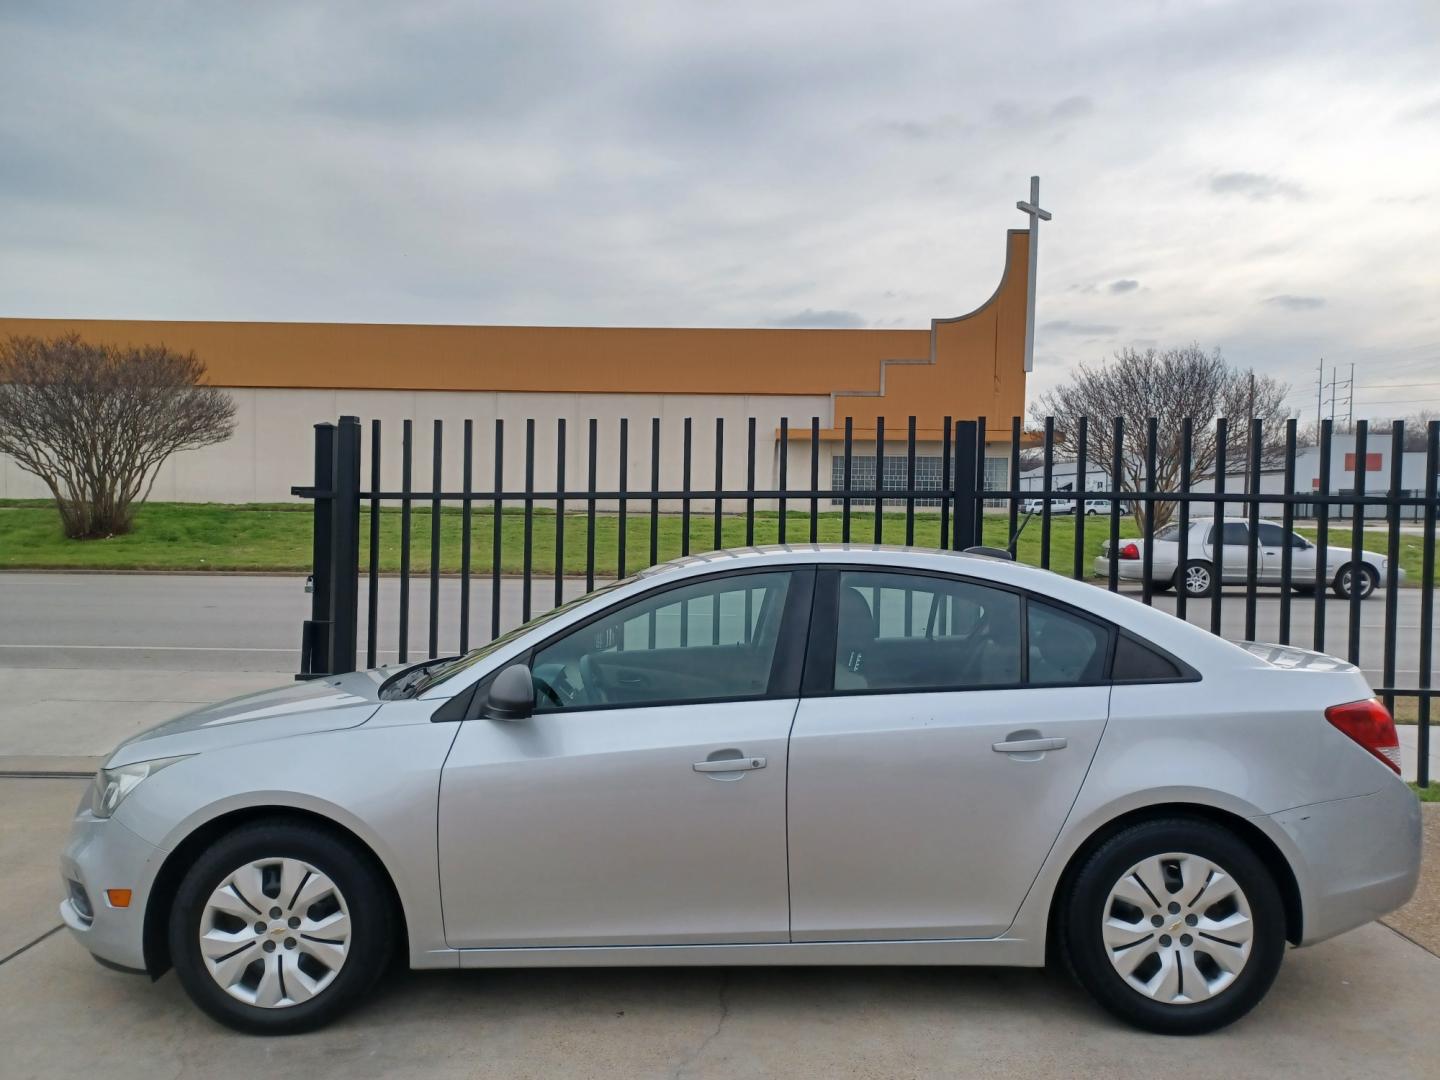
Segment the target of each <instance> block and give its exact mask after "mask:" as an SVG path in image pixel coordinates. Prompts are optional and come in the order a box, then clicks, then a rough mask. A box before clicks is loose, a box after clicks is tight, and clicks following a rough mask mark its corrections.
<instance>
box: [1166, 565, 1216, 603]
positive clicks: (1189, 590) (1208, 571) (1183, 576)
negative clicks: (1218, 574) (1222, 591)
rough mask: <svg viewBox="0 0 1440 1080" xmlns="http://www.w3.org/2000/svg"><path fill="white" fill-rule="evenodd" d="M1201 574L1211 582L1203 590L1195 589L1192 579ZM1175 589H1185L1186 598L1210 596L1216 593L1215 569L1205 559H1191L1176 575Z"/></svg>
mask: <svg viewBox="0 0 1440 1080" xmlns="http://www.w3.org/2000/svg"><path fill="white" fill-rule="evenodd" d="M1200 573H1203V574H1204V578H1205V580H1206V581H1208V582H1209V584H1208V585H1206V586H1204V587H1203V588H1196V587H1194V582H1193V581H1192V577H1193V576H1196V575H1198V574H1200ZM1175 587H1176V588H1177V589H1179V588H1183V589H1184V590H1185V595H1186V596H1209V595H1210V594H1211V593H1212V592H1214V591H1215V568H1214V567H1212V566H1211V565H1210V564H1209V563H1208V562H1206V561H1205V560H1204V559H1191V560H1190V561H1189V562H1187V563H1186V564H1185V565H1184V566H1182V567H1181V568H1180V569H1179V570H1178V571H1177V572H1176V574H1175Z"/></svg>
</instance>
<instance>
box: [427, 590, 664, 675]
mask: <svg viewBox="0 0 1440 1080" xmlns="http://www.w3.org/2000/svg"><path fill="white" fill-rule="evenodd" d="M635 580H637V579H636V578H635V577H633V576H632V577H627V578H621V579H620V580H619V581H612V582H611V583H610V584H609V585H601V586H600V587H599V588H598V589H596V590H595V591H594V592H588V593H586V594H585V595H584V596H577V597H576V598H575V599H574V600H567V601H566V602H565V603H563V604H561V605H560V606H559V607H557V608H551V609H550V610H549V611H547V612H545V613H544V614H543V615H537V616H535V618H533V619H531V620H530V621H529V622H527V623H521V624H520V625H519V626H517V627H515V628H514V629H513V630H507V631H505V633H503V634H501V635H500V636H499V637H497V638H493V639H491V640H490V641H488V642H486V643H485V644H484V645H481V646H480V647H479V648H478V649H471V650H470V651H469V652H467V653H466V654H465V655H464V656H461V657H457V658H456V659H454V660H451V661H450V662H449V663H446V664H442V665H440V666H439V667H436V668H434V669H433V670H430V671H428V672H426V673H425V675H424V677H423V678H421V679H418V680H416V681H415V682H414V683H413V684H411V686H410V687H409V692H408V693H407V694H406V695H405V696H406V697H419V696H420V695H421V694H423V693H424V692H425V691H426V690H429V689H430V688H431V687H432V686H439V685H440V684H441V683H443V682H445V681H446V680H447V679H453V678H454V677H455V676H456V675H459V674H460V673H461V672H462V671H466V670H468V669H469V668H470V667H471V666H472V665H473V664H478V663H479V662H480V661H481V660H484V659H485V658H486V657H487V656H490V655H492V654H493V653H494V652H495V651H496V650H498V649H500V648H501V647H502V646H505V645H508V644H509V643H510V642H512V641H514V640H515V639H516V638H518V637H519V636H520V635H521V634H528V633H529V632H530V631H531V630H534V629H535V628H536V627H537V626H543V625H545V624H546V623H548V622H549V621H550V620H551V619H554V618H556V617H558V616H560V615H563V614H565V612H567V611H570V610H572V609H574V608H576V607H579V606H580V605H581V604H583V603H586V602H587V601H589V600H593V599H594V598H595V597H597V596H601V595H603V594H605V593H608V592H610V591H611V590H612V589H618V588H619V587H620V586H621V585H629V584H630V583H631V582H632V581H635Z"/></svg>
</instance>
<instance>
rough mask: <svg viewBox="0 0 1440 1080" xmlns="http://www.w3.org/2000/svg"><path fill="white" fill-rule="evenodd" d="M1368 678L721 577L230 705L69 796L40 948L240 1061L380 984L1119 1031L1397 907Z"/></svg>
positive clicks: (779, 564)
mask: <svg viewBox="0 0 1440 1080" xmlns="http://www.w3.org/2000/svg"><path fill="white" fill-rule="evenodd" d="M1398 754H1399V752H1398V746H1397V740H1396V736H1395V728H1394V725H1393V723H1392V721H1391V718H1390V716H1389V715H1388V714H1387V713H1386V712H1385V710H1384V708H1383V707H1382V706H1381V705H1380V704H1379V703H1378V702H1377V701H1375V699H1374V698H1373V696H1372V694H1371V690H1370V687H1369V686H1368V685H1367V684H1366V682H1365V679H1364V678H1363V677H1362V675H1361V674H1360V672H1359V671H1358V670H1357V669H1356V668H1354V667H1353V666H1351V665H1349V664H1346V663H1344V662H1342V661H1340V660H1336V659H1333V658H1331V657H1328V656H1322V655H1320V654H1317V653H1312V652H1306V651H1304V650H1301V649H1295V648H1287V647H1282V646H1275V645H1259V644H1243V645H1236V644H1232V643H1229V642H1226V641H1223V640H1221V639H1219V638H1217V637H1212V636H1210V635H1209V634H1206V633H1204V632H1203V631H1201V630H1199V629H1197V628H1195V627H1192V626H1190V625H1188V624H1187V623H1184V622H1181V621H1179V620H1177V619H1174V618H1172V617H1171V616H1169V615H1167V614H1164V613H1162V612H1158V611H1155V610H1152V609H1150V608H1148V607H1145V606H1144V605H1142V604H1140V603H1138V602H1136V601H1134V600H1131V599H1129V598H1127V597H1124V596H1119V595H1114V594H1110V593H1107V592H1104V591H1102V590H1100V589H1096V588H1094V587H1093V586H1091V585H1088V584H1085V583H1083V582H1077V581H1071V580H1067V579H1064V578H1061V577H1058V576H1056V575H1053V574H1050V573H1047V572H1045V571H1040V570H1035V569H1031V568H1027V567H1022V566H1017V565H1015V564H1013V563H1011V562H1007V561H1003V560H999V559H992V558H985V557H980V556H975V555H956V554H950V553H944V552H925V551H917V550H904V549H895V548H878V547H875V548H865V547H855V546H851V547H840V546H818V547H793V548H772V549H763V550H747V551H735V552H716V553H712V554H709V555H704V556H699V557H694V558H688V559H683V560H680V561H678V562H673V563H669V564H667V565H664V566H660V567H656V568H654V569H652V570H649V571H646V572H645V573H643V574H640V575H639V576H637V577H633V578H629V579H627V580H624V581H621V582H619V583H617V584H614V585H611V586H609V587H607V588H604V589H601V590H598V591H597V592H594V593H591V594H590V595H589V596H586V597H584V598H583V599H581V600H578V601H576V602H573V603H571V604H568V605H566V606H564V607H561V608H558V609H556V610H554V611H551V612H549V613H547V614H545V615H542V616H541V617H540V618H538V619H535V620H533V621H532V622H530V623H528V624H526V625H525V626H522V627H520V628H519V629H517V630H514V631H512V632H511V633H509V634H506V635H504V636H503V637H501V638H499V639H497V640H495V641H492V642H491V643H489V644H488V645H486V646H484V647H483V648H480V649H477V650H475V651H473V652H470V653H467V654H465V655H464V656H460V657H456V658H449V659H447V660H443V661H431V662H428V663H425V664H419V665H413V666H408V667H400V668H389V669H380V670H376V671H368V672H357V673H354V674H349V675H343V676H340V677H335V678H329V679H326V680H323V681H315V682H309V683H299V684H295V685H292V686H289V687H286V688H284V689H280V690H275V691H272V692H269V693H262V694H258V695H254V696H251V697H245V698H240V699H237V700H234V701H230V702H226V703H224V704H221V705H217V706H214V707H211V708H207V709H201V710H199V711H197V712H194V713H190V714H188V715H185V716H182V717H179V718H178V719H175V720H172V721H170V722H168V723H165V724H161V725H160V726H159V727H156V728H154V729H152V730H150V731H148V732H145V733H144V734H142V735H140V736H138V737H136V738H134V739H131V740H130V741H128V742H126V743H125V744H123V745H122V746H120V747H119V749H117V750H116V751H115V752H114V753H113V754H112V755H111V756H110V758H109V760H108V761H106V763H105V765H104V767H103V768H102V769H101V770H100V771H99V773H98V774H97V775H96V778H95V783H94V786H93V790H92V791H91V793H90V794H89V795H88V796H87V797H86V799H85V800H84V802H83V803H82V805H81V806H80V808H79V810H78V811H77V813H76V816H75V822H74V828H73V832H72V835H71V839H70V842H69V845H68V846H67V847H66V849H65V852H64V855H63V857H62V860H61V871H62V876H63V888H64V899H63V900H62V902H61V905H60V911H61V915H62V917H63V918H64V921H65V923H66V925H67V926H68V927H69V928H70V930H71V931H72V932H73V933H74V935H75V937H76V938H78V939H79V941H80V942H81V943H82V944H83V945H84V946H85V947H86V948H87V949H89V950H90V951H91V952H92V953H93V954H94V955H95V956H96V957H97V958H98V959H99V960H101V961H102V962H104V963H106V964H110V965H114V966H119V967H122V968H131V969H136V970H140V971H147V972H149V973H150V974H151V975H152V976H154V977H158V976H159V975H160V974H162V973H163V972H165V971H166V970H167V969H168V968H171V967H173V968H174V969H175V972H176V975H177V976H178V977H179V979H180V981H181V982H182V983H183V985H184V987H185V989H186V990H187V991H188V992H189V994H190V996H191V997H192V998H193V999H194V1001H195V1003H196V1004H197V1005H199V1006H200V1007H201V1008H202V1009H204V1010H205V1011H206V1012H208V1013H209V1014H210V1015H212V1016H213V1017H215V1018H216V1019H218V1020H220V1021H222V1022H223V1023H226V1024H229V1025H231V1026H233V1027H236V1028H240V1029H243V1030H246V1031H251V1032H260V1033H286V1032H296V1031H301V1030H306V1029H310V1028H314V1027H316V1026H317V1025H320V1024H322V1023H325V1022H327V1021H329V1020H331V1019H332V1018H334V1017H336V1016H338V1015H339V1014H340V1013H341V1012H343V1011H344V1010H345V1009H347V1008H348V1007H350V1006H352V1005H354V1004H355V1003H356V1002H357V1001H359V1000H360V999H361V998H362V997H363V996H364V995H365V993H366V991H367V990H368V989H369V988H370V987H371V986H372V985H373V984H374V982H375V981H376V979H377V978H379V977H380V975H381V974H382V972H383V971H384V970H385V969H386V966H387V963H388V962H389V961H390V960H391V959H392V957H395V958H398V959H400V960H402V961H403V962H407V963H408V964H409V965H410V966H411V967H414V968H450V969H454V968H495V967H540V966H546V967H563V966H580V965H584V966H590V965H646V966H653V965H673V964H720V965H738V964H1014V965H1026V966H1039V965H1042V964H1044V963H1046V961H1047V959H1054V960H1056V961H1057V962H1060V963H1063V964H1064V965H1065V966H1066V967H1068V968H1069V970H1070V971H1071V972H1073V974H1074V975H1075V977H1076V978H1077V979H1078V980H1079V981H1080V983H1081V984H1083V985H1084V987H1085V988H1086V989H1087V990H1088V991H1089V992H1090V993H1091V994H1092V995H1093V996H1094V997H1095V999H1096V1000H1097V1001H1098V1002H1099V1003H1100V1004H1101V1005H1103V1006H1104V1007H1106V1008H1107V1009H1109V1010H1110V1011H1112V1012H1113V1013H1115V1014H1117V1015H1118V1016H1120V1017H1122V1018H1124V1019H1125V1020H1128V1021H1130V1022H1131V1023H1134V1024H1137V1025H1139V1026H1141V1027H1144V1028H1147V1029H1150V1030H1152V1031H1160V1032H1172V1033H1195V1032H1202V1031H1207V1030H1211V1029H1214V1028H1216V1027H1219V1026H1221V1025H1223V1024H1226V1023H1228V1022H1230V1021H1232V1020H1234V1019H1236V1018H1237V1017H1239V1016H1241V1015H1243V1014H1244V1013H1245V1012H1247V1011H1248V1010H1249V1009H1251V1008H1252V1007H1253V1006H1254V1005H1255V1004H1256V1003H1257V1002H1258V1001H1259V1000H1260V999H1261V998H1262V997H1263V996H1264V994H1265V992H1266V990H1267V989H1268V988H1269V986H1270V984H1271V982H1272V980H1273V979H1274V977H1275V973H1276V970H1277V968H1278V967H1279V965H1280V962H1281V959H1282V957H1283V955H1284V953H1285V950H1286V946H1287V943H1288V944H1290V945H1297V946H1303V945H1309V944H1311V943H1313V942H1316V941H1321V940H1323V939H1325V938H1328V937H1331V936H1333V935H1335V934H1338V933H1341V932H1342V931H1345V930H1348V929H1350V928H1352V927H1355V926H1359V925H1361V924H1362V923H1365V922H1368V921H1369V920H1371V919H1374V918H1376V917H1377V916H1379V915H1383V914H1385V913H1386V912H1389V911H1391V910H1393V909H1394V908H1396V907H1398V906H1399V905H1401V904H1402V903H1404V902H1405V900H1406V899H1407V898H1408V897H1409V896H1410V894H1411V892H1412V890H1413V889H1414V886H1415V882H1416V876H1417V873H1418V868H1419V852H1420V815H1419V807H1418V804H1417V802H1416V800H1415V798H1414V796H1413V795H1412V794H1411V792H1410V791H1409V789H1408V788H1407V787H1406V786H1405V784H1403V783H1402V782H1401V780H1400V777H1399V775H1398V773H1399V766H1398Z"/></svg>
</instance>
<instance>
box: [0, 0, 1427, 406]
mask: <svg viewBox="0 0 1440 1080" xmlns="http://www.w3.org/2000/svg"><path fill="white" fill-rule="evenodd" d="M1430 6H1433V5H1430ZM154 7H155V5H154V4H153V3H147V2H144V0H108V2H107V3H104V4H91V5H74V4H66V3H50V4H13V3H12V4H4V3H0V43H3V44H0V53H3V55H4V62H3V63H0V146H3V147H4V152H3V153H0V251H3V252H4V257H3V258H0V314H9V315H31V316H46V315H50V316H72V317H79V316H91V317H97V318H105V317H113V318H172V319H264V320H297V321H337V322H407V323H471V324H474V323H523V324H540V325H576V324H580V325H598V326H617V325H639V326H750V325H755V324H756V323H757V322H758V323H760V324H761V325H764V324H766V323H768V322H770V321H771V320H776V321H777V322H778V323H779V324H780V325H799V326H825V325H842V326H857V325H864V326H868V327H872V328H874V327H882V326H894V325H901V326H910V327H916V328H924V327H926V326H928V325H929V320H930V319H932V318H935V317H945V316H950V315H955V314H958V313H961V312H966V311H971V310H973V309H974V308H976V307H978V306H979V305H980V304H982V303H983V302H984V301H985V299H986V297H988V296H990V295H991V293H992V292H993V291H994V289H995V285H996V283H997V281H998V280H999V279H1000V275H1001V273H1002V272H1003V267H1004V262H1005V237H1004V230H1005V229H1007V228H1020V227H1024V225H1025V218H1024V217H1023V216H1022V215H1021V214H1020V213H1019V212H1018V211H1017V210H1016V209H1015V202H1016V200H1017V199H1023V198H1025V197H1027V196H1028V179H1029V177H1030V176H1031V175H1032V174H1038V175H1039V176H1040V177H1041V180H1042V184H1041V198H1042V202H1043V205H1045V207H1046V208H1047V209H1049V210H1052V211H1053V212H1054V214H1055V220H1054V221H1053V222H1050V223H1047V224H1045V225H1044V226H1042V227H1041V237H1042V240H1041V245H1040V260H1039V294H1038V299H1037V320H1038V322H1039V324H1041V325H1042V328H1044V329H1045V334H1044V335H1043V336H1042V341H1041V342H1040V345H1041V349H1040V352H1041V353H1042V354H1043V355H1044V356H1046V357H1049V358H1050V359H1046V360H1045V361H1044V362H1043V363H1039V364H1037V370H1036V372H1035V373H1034V376H1033V378H1032V379H1031V381H1030V383H1029V386H1030V388H1031V390H1032V391H1039V390H1043V389H1044V387H1045V381H1046V380H1047V379H1050V378H1052V377H1055V376H1058V375H1062V374H1063V372H1064V371H1065V369H1066V368H1067V366H1068V365H1072V364H1074V363H1076V362H1078V361H1081V360H1084V359H1087V358H1094V356H1095V355H1096V354H1097V353H1100V352H1103V351H1108V349H1109V347H1110V346H1111V345H1112V344H1117V343H1128V342H1131V341H1136V340H1139V339H1142V338H1147V339H1158V340H1160V341H1162V342H1167V343H1168V342H1177V341H1178V342H1185V341H1191V340H1196V341H1199V342H1201V343H1202V345H1204V346H1207V347H1208V346H1212V345H1213V346H1220V347H1222V348H1223V349H1224V350H1225V353H1226V355H1227V356H1229V357H1230V358H1231V359H1232V360H1234V361H1235V362H1237V363H1242V364H1244V365H1245V366H1254V367H1255V368H1257V370H1261V371H1265V372H1266V373H1267V374H1273V375H1276V376H1277V377H1279V378H1282V379H1285V380H1286V381H1289V382H1290V383H1291V384H1292V385H1295V386H1296V387H1300V386H1302V385H1303V384H1304V383H1305V382H1306V380H1307V379H1308V378H1309V372H1308V370H1307V369H1306V366H1307V364H1308V361H1303V360H1301V359H1299V358H1301V357H1306V356H1309V357H1313V356H1318V355H1340V354H1342V353H1343V354H1345V355H1356V353H1357V351H1359V350H1362V349H1363V348H1365V347H1367V346H1370V347H1374V346H1377V345H1380V344H1384V345H1387V346H1397V347H1398V346H1403V345H1407V344H1409V343H1410V342H1414V341H1421V342H1430V341H1433V340H1435V334H1434V332H1433V330H1434V324H1430V325H1428V326H1427V325H1426V324H1425V323H1424V320H1425V319H1426V318H1436V319H1440V313H1434V312H1431V308H1432V307H1433V306H1434V305H1433V304H1430V300H1431V298H1432V297H1434V296H1435V295H1440V260H1436V259H1434V258H1431V257H1429V253H1431V252H1433V251H1436V250H1440V214H1435V213H1430V212H1426V211H1428V210H1429V209H1430V208H1431V207H1434V206H1437V205H1440V199H1437V198H1432V200H1431V202H1429V203H1428V204H1426V205H1414V204H1407V203H1402V202H1395V203H1393V204H1390V203H1386V204H1381V203H1378V202H1377V199H1381V198H1386V197H1393V198H1397V199H1398V198H1402V197H1404V198H1408V197H1412V196H1416V195H1421V194H1423V193H1425V192H1427V191H1428V190H1429V189H1430V188H1432V187H1434V184H1433V178H1434V177H1436V176H1440V139H1434V138H1423V137H1421V136H1422V135H1423V134H1425V133H1428V132H1429V131H1430V130H1431V129H1432V127H1433V124H1434V115H1433V112H1432V105H1434V104H1435V103H1436V95H1437V90H1436V87H1435V80H1434V77H1433V74H1432V73H1433V72H1435V71H1437V70H1440V39H1437V37H1436V35H1435V33H1434V25H1433V14H1431V13H1430V12H1429V11H1428V10H1426V9H1427V5H1423V4H1414V3H1413V0H1410V2H1407V0H1376V4H1375V5H1358V4H1346V3H1343V2H1341V0H1322V2H1321V3H1319V4H1315V3H1303V2H1302V0H1275V2H1274V3H1271V4H1259V5H1257V4H1249V5H1245V4H1238V3H1234V2H1233V0H1232V2H1224V3H1210V4H1148V5H1139V6H1136V5H1123V4H1119V3H1116V2H1114V0H1112V2H1110V3H1101V4H1095V5H1089V6H1080V5H1075V4H1069V3H1064V2H1063V0H1035V4H1034V5H1033V10H1032V9H1030V8H1027V18H1028V19H1029V23H1027V26H1032V27H1038V29H1034V30H1033V32H1027V33H1026V34H1025V35H1024V42H1023V50H1022V51H1023V54H1024V60H1025V62H1024V63H1023V64H1017V63H1016V56H1017V53H1016V51H1015V43H1016V41H1017V37H1016V22H1015V16H1014V14H1013V13H1012V12H1010V11H1009V10H1007V9H1006V8H1005V7H1004V6H1003V5H981V4H975V3H970V4H956V3H955V2H954V0H912V2H911V3H908V4H902V5H891V6H890V7H889V8H887V9H886V10H885V12H884V13H883V17H877V15H876V9H875V5H874V4H873V2H867V0H831V2H830V3H827V4H826V5H825V11H824V17H823V19H817V17H816V15H815V13H814V11H813V10H811V9H808V8H806V7H805V6H804V5H791V4H774V3H771V4H714V3H703V2H691V3H686V4H656V3H653V0H613V2H612V3H608V4H594V3H587V2H585V0H527V2H524V3H522V2H520V0H509V2H507V3H498V4H484V5H477V4H464V3H461V2H459V0H425V2H423V3H413V4H386V5H380V4H368V5H367V4H353V3H346V2H344V0H310V2H308V3H306V4H303V5H301V4H275V3H270V4H243V5H242V4H230V5H169V6H167V7H166V8H165V11H166V13H167V14H166V17H164V18H158V19H157V17H156V16H155V14H154V11H153V8H154ZM1117 57H1118V58H1121V59H1120V61H1118V62H1117ZM1157 88H1159V89H1160V90H1161V91H1163V92H1159V91H1157ZM1407 120H1408V121H1413V122H1409V123H1407V122H1406V121H1407ZM1422 122H1423V125H1424V126H1422ZM1082 136H1083V137H1082ZM1115 267H1120V268H1122V276H1121V277H1120V278H1115V277H1114V276H1113V274H1114V268H1115ZM1140 274H1144V275H1145V276H1144V278H1143V279H1141V278H1140V277H1139V275H1140ZM1129 281H1137V282H1139V283H1140V284H1139V285H1138V286H1137V287H1135V288H1133V289H1126V288H1125V287H1124V286H1123V285H1122V284H1121V283H1122V282H1129ZM1072 283H1077V284H1076V287H1075V288H1074V289H1073V291H1072V290H1071V289H1070V288H1069V287H1070V286H1071V284H1072ZM1277 289H1281V290H1284V291H1285V292H1286V293H1287V294H1297V295H1298V294H1305V295H1309V296H1313V297H1315V298H1331V297H1333V298H1335V299H1334V300H1330V301H1329V302H1327V303H1325V305H1324V306H1323V307H1322V308H1319V309H1316V308H1304V307H1301V308H1298V309H1297V308H1295V307H1293V306H1290V307H1287V306H1285V305H1284V304H1283V303H1280V302H1275V303H1264V302H1262V301H1264V300H1265V299H1266V298H1268V297H1271V296H1272V295H1273V294H1275V293H1276V290H1277ZM1341 296H1343V297H1345V301H1344V303H1343V304H1342V303H1341V302H1340V300H1339V299H1338V298H1339V297H1341ZM1427 305H1429V306H1428V307H1427ZM1297 313H1298V314H1300V315H1303V317H1297ZM402 362H403V358H402ZM1373 367H1374V368H1375V370H1374V371H1372V372H1371V373H1370V375H1369V377H1372V378H1373V379H1381V378H1383V377H1384V375H1383V371H1382V370H1381V369H1382V368H1383V363H1382V362H1380V361H1376V362H1374V364H1373ZM1357 374H1359V373H1358V372H1357ZM1298 396H1299V395H1298V391H1297V398H1298Z"/></svg>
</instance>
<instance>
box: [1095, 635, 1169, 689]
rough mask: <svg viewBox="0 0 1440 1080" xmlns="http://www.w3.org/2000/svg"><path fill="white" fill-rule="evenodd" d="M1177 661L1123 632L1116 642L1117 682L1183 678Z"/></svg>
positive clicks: (1115, 670) (1115, 675) (1114, 677)
mask: <svg viewBox="0 0 1440 1080" xmlns="http://www.w3.org/2000/svg"><path fill="white" fill-rule="evenodd" d="M1181 674H1182V673H1181V671H1180V669H1179V668H1178V667H1177V666H1176V665H1175V661H1173V660H1171V659H1170V658H1169V657H1168V656H1163V655H1161V654H1160V653H1158V652H1156V651H1155V650H1154V649H1152V648H1150V647H1149V646H1148V645H1142V644H1141V643H1140V642H1138V641H1136V640H1135V639H1134V638H1130V637H1126V636H1124V635H1123V634H1122V635H1121V637H1120V640H1119V641H1118V642H1116V643H1115V668H1114V674H1113V676H1112V678H1113V679H1114V681H1115V682H1155V681H1157V680H1165V679H1178V678H1181Z"/></svg>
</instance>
